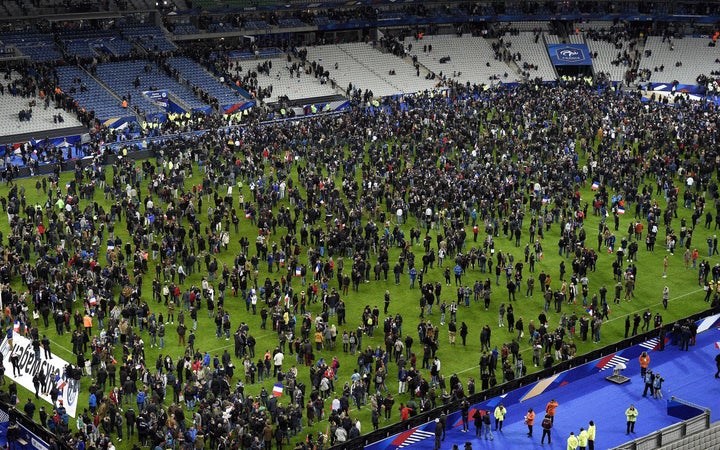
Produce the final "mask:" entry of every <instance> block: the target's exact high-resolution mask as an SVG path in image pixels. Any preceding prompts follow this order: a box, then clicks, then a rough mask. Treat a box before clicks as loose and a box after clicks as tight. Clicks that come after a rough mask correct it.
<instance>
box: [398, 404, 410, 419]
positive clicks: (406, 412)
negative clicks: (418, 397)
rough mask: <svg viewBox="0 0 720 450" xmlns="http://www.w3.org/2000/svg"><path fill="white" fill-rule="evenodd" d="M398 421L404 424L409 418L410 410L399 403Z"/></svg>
mask: <svg viewBox="0 0 720 450" xmlns="http://www.w3.org/2000/svg"><path fill="white" fill-rule="evenodd" d="M399 409H400V421H401V422H405V421H406V420H408V419H409V418H410V408H408V407H407V406H405V404H404V403H400V408H399Z"/></svg>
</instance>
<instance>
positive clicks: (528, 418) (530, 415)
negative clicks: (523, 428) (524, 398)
mask: <svg viewBox="0 0 720 450" xmlns="http://www.w3.org/2000/svg"><path fill="white" fill-rule="evenodd" d="M525 425H527V427H528V434H527V435H528V436H529V437H532V435H533V425H535V411H533V409H532V408H530V409H528V412H527V414H525Z"/></svg>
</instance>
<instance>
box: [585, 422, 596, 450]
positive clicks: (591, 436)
mask: <svg viewBox="0 0 720 450" xmlns="http://www.w3.org/2000/svg"><path fill="white" fill-rule="evenodd" d="M587 431H588V450H595V422H593V421H592V420H591V421H590V425H589V426H588V430H587Z"/></svg>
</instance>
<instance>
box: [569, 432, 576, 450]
mask: <svg viewBox="0 0 720 450" xmlns="http://www.w3.org/2000/svg"><path fill="white" fill-rule="evenodd" d="M577 448H578V438H577V436H575V433H574V432H572V431H571V432H570V436H568V438H567V450H576V449H577Z"/></svg>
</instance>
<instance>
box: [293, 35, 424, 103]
mask: <svg viewBox="0 0 720 450" xmlns="http://www.w3.org/2000/svg"><path fill="white" fill-rule="evenodd" d="M307 50H308V60H310V61H317V62H318V63H319V64H321V65H322V66H323V67H325V70H327V71H329V72H330V78H332V79H334V80H335V81H336V82H337V84H338V85H339V87H340V88H341V89H343V90H345V89H346V88H347V86H348V85H349V84H350V83H352V84H353V86H354V87H356V88H358V89H362V90H366V89H369V90H371V91H372V92H373V94H374V96H375V97H384V96H388V95H396V94H402V93H411V92H417V91H422V90H425V89H429V88H432V87H433V86H434V84H435V82H433V81H431V80H426V79H425V78H424V77H423V76H422V75H421V76H420V77H418V76H417V75H416V74H415V69H414V68H413V67H412V65H411V62H410V61H409V59H408V60H403V59H401V58H398V57H396V56H393V55H390V54H385V53H382V52H380V51H379V50H377V49H375V48H373V47H372V46H371V45H370V44H365V43H351V44H340V45H324V46H317V47H310V48H308V49H307ZM336 63H337V65H338V68H337V69H335V64H336ZM391 69H392V70H395V73H396V74H397V75H389V72H390V70H391Z"/></svg>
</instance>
